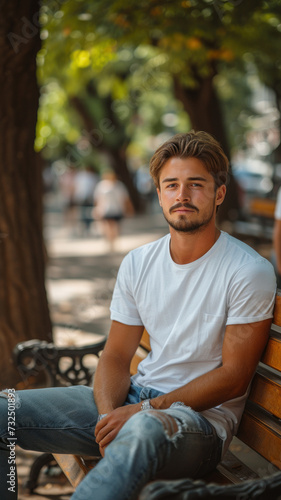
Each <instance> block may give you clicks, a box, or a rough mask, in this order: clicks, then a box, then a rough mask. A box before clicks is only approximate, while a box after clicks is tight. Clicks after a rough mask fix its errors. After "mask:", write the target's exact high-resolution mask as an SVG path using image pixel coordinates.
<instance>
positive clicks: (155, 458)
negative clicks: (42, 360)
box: [0, 384, 222, 500]
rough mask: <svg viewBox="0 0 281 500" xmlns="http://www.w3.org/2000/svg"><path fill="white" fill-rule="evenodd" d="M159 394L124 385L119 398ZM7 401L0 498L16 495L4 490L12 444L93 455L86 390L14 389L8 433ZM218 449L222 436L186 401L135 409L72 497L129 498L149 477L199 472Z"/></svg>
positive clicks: (2, 406)
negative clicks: (124, 394)
mask: <svg viewBox="0 0 281 500" xmlns="http://www.w3.org/2000/svg"><path fill="white" fill-rule="evenodd" d="M159 394H162V393H160V392H159V391H156V390H155V389H151V388H147V387H146V388H142V387H138V386H136V385H133V384H132V385H131V388H130V391H129V393H128V397H127V400H126V402H125V404H133V403H138V402H139V401H141V400H144V399H152V398H154V397H157V396H158V395H159ZM8 404H9V399H8V397H7V395H6V394H4V393H3V392H2V393H1V392H0V498H1V500H15V499H16V498H17V493H14V492H13V489H11V487H10V489H9V485H11V484H12V483H11V479H12V476H11V467H14V465H13V461H12V460H11V458H12V457H13V453H12V450H13V448H12V446H13V443H14V444H17V445H19V446H20V447H21V448H24V449H28V450H34V451H42V452H49V453H71V454H76V455H89V456H93V455H98V454H99V451H98V446H97V444H96V442H95V436H94V430H95V424H96V421H97V417H98V412H97V408H96V405H95V402H94V398H93V391H92V389H91V388H89V387H85V386H74V387H66V388H60V387H57V388H47V389H32V390H25V391H17V393H16V400H15V405H14V406H15V410H14V413H15V438H12V437H11V434H10V433H9V431H8V429H9V430H11V426H9V428H8ZM11 422H12V421H11ZM11 422H10V423H11ZM13 439H14V440H13ZM221 449H222V441H221V439H220V438H218V436H217V435H216V432H215V430H214V428H213V427H212V425H211V424H210V423H209V422H208V421H207V420H206V419H205V418H204V417H203V416H202V415H200V413H197V412H195V411H193V410H191V409H190V408H188V407H186V406H180V405H174V406H172V407H171V408H169V409H167V410H144V411H141V412H139V413H137V414H135V415H133V416H132V417H131V418H130V419H129V420H128V421H127V422H126V424H125V425H124V426H123V427H122V429H121V430H120V432H119V433H118V435H117V436H116V438H115V439H114V441H112V442H111V443H110V445H108V446H107V448H106V451H105V456H104V458H103V459H102V460H100V461H99V463H98V465H97V466H96V467H95V468H94V469H92V470H91V471H90V472H89V473H88V474H87V476H86V477H85V479H84V480H83V481H82V482H81V483H80V485H79V486H78V488H77V489H76V491H75V493H74V494H73V496H72V500H112V498H114V500H135V499H137V498H138V495H139V493H140V491H141V489H142V488H143V486H144V485H145V484H146V483H147V482H148V481H151V480H152V479H159V478H162V479H178V478H187V477H191V478H197V477H202V476H204V475H205V474H207V473H208V472H210V471H211V470H213V469H214V468H215V467H216V465H217V464H218V462H219V461H220V458H221ZM11 463H12V465H11ZM12 472H13V474H16V472H14V471H13V470H12ZM9 474H10V475H9ZM9 480H10V481H9Z"/></svg>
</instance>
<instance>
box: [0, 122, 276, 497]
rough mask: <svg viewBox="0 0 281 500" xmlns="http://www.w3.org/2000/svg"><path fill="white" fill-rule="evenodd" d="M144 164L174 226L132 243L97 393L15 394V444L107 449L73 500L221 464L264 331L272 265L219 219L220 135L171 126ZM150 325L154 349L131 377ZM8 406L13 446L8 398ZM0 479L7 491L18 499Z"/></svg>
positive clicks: (133, 492)
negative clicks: (220, 225) (155, 238)
mask: <svg viewBox="0 0 281 500" xmlns="http://www.w3.org/2000/svg"><path fill="white" fill-rule="evenodd" d="M150 171H151V175H152V177H153V180H154V182H155V184H156V187H157V192H158V197H159V202H160V205H161V207H162V210H163V214H164V217H165V218H166V220H167V222H168V224H169V228H170V234H168V235H167V236H165V237H164V238H161V239H160V240H158V241H156V242H154V243H150V244H148V245H145V246H143V247H141V248H139V249H136V250H134V251H132V252H130V253H129V255H127V257H126V258H125V259H124V261H123V263H122V265H121V267H120V270H119V274H118V278H117V283H116V287H115V290H114V294H113V299H112V304H111V318H112V326H111V330H110V333H109V337H108V341H107V344H106V347H105V349H104V352H103V355H102V357H101V359H100V362H99V366H98V369H97V372H96V375H95V381H94V399H95V402H94V400H93V398H92V394H91V393H90V389H89V388H87V387H71V388H66V389H65V388H57V389H41V390H37V391H36V390H33V391H21V392H20V393H19V394H18V406H19V408H18V410H17V414H16V422H17V424H16V425H17V439H18V444H19V445H20V446H22V447H24V448H32V449H36V450H44V451H49V452H57V453H62V452H64V453H76V454H80V453H81V454H89V455H93V454H94V449H95V446H96V445H98V446H99V450H100V453H101V455H102V457H103V458H102V460H101V461H100V462H99V463H98V465H97V466H96V467H95V468H94V469H93V470H92V471H91V472H90V473H89V474H88V475H87V476H86V478H85V479H84V480H83V481H82V483H81V484H80V485H79V487H78V488H77V490H76V492H75V493H74V495H73V500H92V499H98V500H105V499H108V500H109V499H110V500H111V499H112V498H114V499H115V500H121V499H122V500H124V499H130V500H131V499H137V498H138V494H139V492H140V491H141V489H142V487H143V486H144V485H145V484H146V483H147V482H148V481H150V480H152V479H155V478H160V477H163V478H165V479H173V478H183V477H192V478H193V477H201V476H203V475H204V474H206V473H207V472H209V471H210V470H212V469H213V468H215V467H216V465H217V463H218V462H219V461H220V459H221V456H222V454H223V453H224V452H225V450H226V449H227V446H228V444H229V442H230V441H231V438H232V436H233V435H234V434H235V432H236V430H237V427H238V424H239V420H240V417H241V413H242V411H243V407H244V403H245V398H246V396H247V391H248V387H249V384H250V381H251V379H252V376H253V373H254V371H255V368H256V365H257V363H258V360H259V358H260V356H261V353H262V351H263V349H264V347H265V344H266V342H267V338H268V332H269V328H270V324H271V318H272V310H273V304H274V297H275V275H274V272H273V268H272V266H271V264H270V263H269V262H267V261H266V260H265V259H263V258H262V257H261V256H260V255H258V254H257V253H256V252H255V251H254V250H253V249H251V248H250V247H248V246H247V245H245V244H243V243H241V242H239V241H238V240H236V239H234V238H232V237H231V236H229V235H227V234H226V233H223V232H221V231H219V229H218V228H217V227H216V224H215V218H216V211H217V209H218V208H219V206H220V205H221V204H222V203H223V200H224V197H225V193H226V186H225V184H226V179H227V171H228V161H227V158H226V157H225V155H224V153H223V151H222V149H221V148H220V146H219V144H218V143H217V142H216V141H215V140H214V139H213V138H212V137H211V136H209V135H208V134H206V133H204V132H190V133H188V134H182V135H178V136H175V137H174V138H172V139H170V140H169V141H167V142H166V143H165V144H163V145H162V146H160V148H159V149H158V150H157V151H156V153H155V154H154V156H153V158H152V160H151V164H150ZM143 327H145V328H146V329H147V331H148V333H149V335H150V342H151V353H150V354H149V355H148V356H147V358H146V359H145V360H144V361H143V362H142V363H141V364H140V366H139V370H138V373H137V375H135V376H134V377H132V379H131V377H130V372H129V367H130V362H131V359H132V357H133V355H134V353H135V350H136V348H137V346H138V344H139V341H140V338H141V335H142V331H143ZM1 403H2V404H1ZM0 404H1V418H2V423H1V427H0V430H1V433H0V435H1V436H2V444H1V446H2V449H3V450H5V446H7V424H6V421H5V418H6V414H7V413H5V412H7V405H6V406H4V398H3V397H2V398H0ZM3 408H4V409H3ZM97 409H98V410H97ZM98 414H99V416H98ZM94 435H95V438H94ZM2 455H3V457H4V452H3V454H2ZM7 455H8V450H7V448H6V457H5V458H6V460H7ZM2 464H4V465H5V461H4V460H3V458H2ZM1 477H3V474H2V475H1ZM1 480H2V491H3V495H2V497H1V498H5V499H6V498H10V497H8V496H5V491H4V489H3V479H1Z"/></svg>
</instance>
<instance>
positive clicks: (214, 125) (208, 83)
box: [174, 72, 239, 222]
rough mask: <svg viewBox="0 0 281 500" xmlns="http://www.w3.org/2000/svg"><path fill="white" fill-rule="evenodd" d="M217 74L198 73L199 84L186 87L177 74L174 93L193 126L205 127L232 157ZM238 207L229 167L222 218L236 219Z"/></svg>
mask: <svg viewBox="0 0 281 500" xmlns="http://www.w3.org/2000/svg"><path fill="white" fill-rule="evenodd" d="M214 76H215V72H213V73H212V74H210V75H209V76H208V77H206V78H205V79H203V78H199V77H197V83H198V85H197V87H196V88H193V89H192V88H190V87H185V86H184V85H183V84H182V83H181V82H180V80H179V78H177V77H174V92H175V97H176V98H177V99H178V100H179V101H181V102H182V104H183V106H184V109H185V111H186V112H187V113H188V115H189V118H190V121H191V125H192V127H193V128H194V130H204V131H205V132H208V133H209V134H211V135H212V136H213V137H215V138H216V139H217V140H218V141H219V143H220V144H221V146H222V148H223V150H224V152H225V154H226V156H227V157H228V158H229V159H230V150H229V145H228V140H227V134H226V127H225V125H224V121H223V116H222V112H221V109H220V103H219V99H218V96H217V94H216V90H215V88H214V83H213V79H214ZM238 211H239V203H238V193H237V186H236V182H235V181H234V178H233V176H232V174H231V169H230V175H229V182H228V186H227V196H226V199H225V201H224V203H223V205H222V206H221V207H220V210H219V212H218V220H219V221H220V222H222V221H224V220H234V219H235V218H236V216H237V215H238Z"/></svg>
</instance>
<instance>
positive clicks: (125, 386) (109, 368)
mask: <svg viewBox="0 0 281 500" xmlns="http://www.w3.org/2000/svg"><path fill="white" fill-rule="evenodd" d="M129 388H130V372H129V370H128V368H127V367H124V366H123V363H122V362H120V359H119V358H118V356H114V355H112V354H103V355H102V357H101V359H100V360H99V364H98V368H97V370H96V373H95V379H94V396H95V402H96V405H97V407H98V411H99V413H102V414H103V413H109V412H110V411H112V410H114V409H115V408H118V407H119V406H122V405H123V403H124V401H125V400H126V397H127V394H128V391H129Z"/></svg>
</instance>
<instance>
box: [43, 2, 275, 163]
mask: <svg viewBox="0 0 281 500" xmlns="http://www.w3.org/2000/svg"><path fill="white" fill-rule="evenodd" d="M41 20H42V24H43V29H42V39H43V48H42V50H41V51H40V53H39V56H38V74H39V79H40V82H41V85H42V97H41V106H40V112H39V122H38V134H37V141H36V146H37V149H42V148H44V147H45V148H47V149H51V150H52V151H53V153H52V152H51V153H50V152H49V153H48V154H54V155H55V154H59V149H58V148H59V146H60V144H65V143H69V144H76V143H77V142H79V138H80V137H81V135H82V136H83V127H84V123H83V122H82V121H79V119H78V117H77V116H78V115H77V114H76V113H75V111H74V109H73V106H72V104H71V98H72V97H73V96H76V97H78V98H79V99H80V100H81V102H82V103H83V104H84V106H85V107H86V109H87V110H88V112H89V114H90V115H91V117H92V119H93V123H94V124H95V127H96V129H97V131H98V132H99V133H101V132H100V123H101V121H102V119H103V118H104V117H105V118H107V119H108V120H110V123H111V124H112V127H114V133H107V134H103V146H105V147H108V148H116V147H117V146H118V144H123V145H124V146H126V147H127V148H128V145H129V144H130V147H129V148H128V151H129V152H130V151H138V154H139V155H140V156H141V157H144V158H145V157H146V154H147V152H149V144H150V142H151V141H150V137H151V136H153V135H156V134H159V133H161V132H163V131H165V130H166V131H168V132H177V131H181V130H184V129H186V128H188V127H189V121H188V118H187V117H186V115H185V113H184V111H183V108H182V105H181V104H180V103H178V102H177V101H176V100H175V98H174V95H173V84H172V81H173V76H174V75H176V76H177V77H178V78H179V79H180V81H181V84H182V85H183V86H184V87H187V88H197V87H198V86H199V85H200V84H201V82H202V80H203V79H205V78H207V77H208V76H209V75H212V76H213V75H216V74H218V75H219V76H218V77H216V79H215V84H216V85H217V88H218V91H219V94H220V96H221V99H222V101H223V102H224V110H225V115H226V117H227V118H228V123H229V128H230V134H229V136H230V137H232V138H234V140H233V141H232V144H233V145H234V146H235V145H236V144H238V143H241V137H242V136H243V133H244V131H245V130H247V128H248V126H249V120H248V117H249V116H250V115H251V114H252V113H253V111H252V110H251V108H250V106H249V85H248V83H247V61H248V60H249V57H248V56H249V54H250V56H251V58H252V61H253V62H254V64H255V65H256V67H257V68H258V72H259V75H260V78H261V80H262V81H263V82H264V83H265V84H266V85H268V86H269V87H272V88H275V89H276V87H277V88H279V89H280V77H281V75H280V71H281V59H280V49H279V47H280V31H281V7H280V2H279V0H273V1H271V2H268V1H265V0H247V1H246V0H243V1H242V0H173V1H172V0H161V1H160V0H150V1H147V0H138V1H136V0H95V1H94V2H90V1H86V0H68V1H65V2H60V3H58V2H55V4H52V2H51V3H50V2H47V1H46V2H45V3H44V4H43V7H42V14H41ZM90 89H91V91H90ZM93 89H94V93H93ZM280 94H281V89H280ZM92 146H93V145H92ZM99 146H100V145H99ZM94 149H95V148H94ZM96 149H97V148H96ZM98 149H99V148H98ZM100 152H101V151H100ZM91 154H92V152H91Z"/></svg>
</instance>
